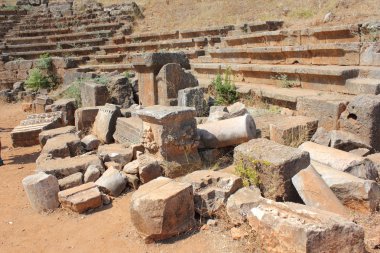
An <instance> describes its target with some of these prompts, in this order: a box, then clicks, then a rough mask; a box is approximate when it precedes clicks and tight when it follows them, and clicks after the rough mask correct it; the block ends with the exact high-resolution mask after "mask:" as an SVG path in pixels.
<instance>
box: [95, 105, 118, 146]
mask: <svg viewBox="0 0 380 253" xmlns="http://www.w3.org/2000/svg"><path fill="white" fill-rule="evenodd" d="M120 115H121V114H120V108H119V107H117V106H115V105H111V104H106V105H105V106H103V107H101V108H100V109H99V111H98V114H97V115H96V118H95V122H94V127H93V133H94V134H95V135H96V136H97V137H98V138H99V140H100V141H102V142H104V143H111V142H112V141H113V134H114V133H115V129H116V120H117V117H120Z"/></svg>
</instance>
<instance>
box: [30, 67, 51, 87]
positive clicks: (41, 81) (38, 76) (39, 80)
mask: <svg viewBox="0 0 380 253" xmlns="http://www.w3.org/2000/svg"><path fill="white" fill-rule="evenodd" d="M25 84H26V87H28V88H30V89H32V90H33V91H37V90H39V89H46V88H53V87H54V86H55V83H54V80H53V78H51V77H50V76H47V75H45V74H43V73H42V71H41V70H40V69H39V68H34V69H32V70H31V71H30V73H29V76H28V79H27V80H26V81H25Z"/></svg>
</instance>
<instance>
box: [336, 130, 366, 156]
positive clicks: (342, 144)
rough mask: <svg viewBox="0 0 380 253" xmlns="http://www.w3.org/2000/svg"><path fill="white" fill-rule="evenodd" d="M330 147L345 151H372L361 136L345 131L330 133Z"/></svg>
mask: <svg viewBox="0 0 380 253" xmlns="http://www.w3.org/2000/svg"><path fill="white" fill-rule="evenodd" d="M330 138H331V143H330V147H332V148H336V149H340V150H343V151H347V152H348V151H351V150H354V149H358V148H366V149H372V147H371V146H369V145H368V144H367V143H365V142H364V141H363V140H362V139H361V138H360V137H359V136H357V135H355V134H353V133H350V132H346V131H343V130H333V131H330Z"/></svg>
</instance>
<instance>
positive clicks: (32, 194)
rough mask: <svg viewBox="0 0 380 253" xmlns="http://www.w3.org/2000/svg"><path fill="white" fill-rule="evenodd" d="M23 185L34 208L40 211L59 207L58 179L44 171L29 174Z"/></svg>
mask: <svg viewBox="0 0 380 253" xmlns="http://www.w3.org/2000/svg"><path fill="white" fill-rule="evenodd" d="M22 185H23V187H24V190H25V192H26V195H27V196H28V199H29V202H30V204H31V206H32V207H33V209H35V210H36V211H38V212H43V211H48V210H53V209H56V208H58V207H59V202H58V195H57V194H58V192H59V185H58V180H57V179H56V178H55V177H54V176H52V175H47V174H45V173H43V172H40V173H37V174H34V175H31V176H27V177H26V178H24V179H23V180H22Z"/></svg>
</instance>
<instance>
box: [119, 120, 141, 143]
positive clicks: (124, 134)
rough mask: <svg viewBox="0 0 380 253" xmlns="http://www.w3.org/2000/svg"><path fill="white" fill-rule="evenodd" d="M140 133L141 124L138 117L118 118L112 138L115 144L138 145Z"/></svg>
mask: <svg viewBox="0 0 380 253" xmlns="http://www.w3.org/2000/svg"><path fill="white" fill-rule="evenodd" d="M142 133H143V122H142V120H141V119H140V118H139V117H131V118H118V119H117V121H116V130H115V133H114V135H113V138H114V139H115V141H116V142H117V143H122V144H124V143H128V144H139V143H141V141H142V139H141V138H142Z"/></svg>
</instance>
